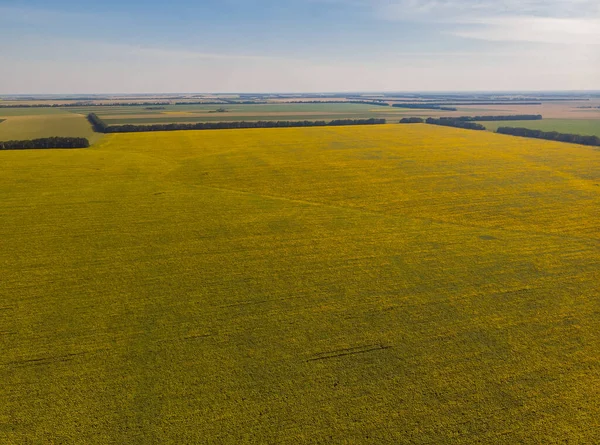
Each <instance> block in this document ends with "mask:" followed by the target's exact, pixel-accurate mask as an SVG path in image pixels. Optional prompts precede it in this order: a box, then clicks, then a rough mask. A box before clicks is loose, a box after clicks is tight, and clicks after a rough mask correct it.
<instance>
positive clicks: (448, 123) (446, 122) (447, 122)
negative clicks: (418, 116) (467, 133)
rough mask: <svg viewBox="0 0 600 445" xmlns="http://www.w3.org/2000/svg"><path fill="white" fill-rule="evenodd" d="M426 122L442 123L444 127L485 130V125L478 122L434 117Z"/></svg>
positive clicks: (432, 123)
mask: <svg viewBox="0 0 600 445" xmlns="http://www.w3.org/2000/svg"><path fill="white" fill-rule="evenodd" d="M425 123H427V124H431V125H442V126H444V127H456V128H464V129H465V130H485V127H484V126H483V125H481V124H478V123H476V122H466V121H461V120H453V119H434V118H432V117H430V118H429V119H427V120H426V121H425Z"/></svg>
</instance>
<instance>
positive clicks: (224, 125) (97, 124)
mask: <svg viewBox="0 0 600 445" xmlns="http://www.w3.org/2000/svg"><path fill="white" fill-rule="evenodd" d="M88 120H89V121H90V123H91V124H92V126H93V128H94V131H97V132H99V133H135V132H148V131H176V130H229V129H238V128H288V127H326V126H340V125H378V124H385V123H386V120H385V119H374V118H371V119H337V120H332V121H330V122H326V121H258V122H198V123H195V124H179V123H173V124H152V125H131V124H126V125H107V124H106V123H105V122H104V121H103V120H102V119H100V118H99V117H98V116H97V115H96V114H94V113H90V114H89V115H88Z"/></svg>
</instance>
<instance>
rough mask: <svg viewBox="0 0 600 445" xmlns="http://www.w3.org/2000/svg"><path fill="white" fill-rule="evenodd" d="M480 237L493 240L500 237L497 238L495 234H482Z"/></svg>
mask: <svg viewBox="0 0 600 445" xmlns="http://www.w3.org/2000/svg"><path fill="white" fill-rule="evenodd" d="M479 239H482V240H484V241H493V240H497V239H498V238H496V237H495V236H492V235H481V236H480V237H479Z"/></svg>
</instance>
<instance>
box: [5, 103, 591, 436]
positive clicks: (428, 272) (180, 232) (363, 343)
mask: <svg viewBox="0 0 600 445" xmlns="http://www.w3.org/2000/svg"><path fill="white" fill-rule="evenodd" d="M411 114H414V113H411ZM75 116H77V115H76V114H75ZM9 122H10V119H9V120H8V121H7V122H4V123H2V125H1V126H0V131H2V127H3V126H5V125H7V124H9ZM504 124H505V123H504ZM0 163H1V165H2V166H3V175H0V216H1V220H2V224H0V239H2V247H3V248H2V249H0V264H2V266H3V267H2V269H3V272H2V279H1V280H0V296H1V297H0V298H1V299H0V344H1V345H2V351H3V354H2V358H1V361H0V380H1V381H2V382H3V385H1V386H0V400H2V404H0V442H1V443H9V444H12V443H15V444H17V443H76V444H79V443H80V444H106V443H123V444H149V443H161V444H162V443H165V444H168V443H172V444H184V443H223V444H240V443H257V444H258V443H261V444H262V443H278V444H292V443H293V444H297V443H307V444H309V443H314V444H317V443H353V444H359V443H397V444H405V443H406V444H409V443H410V444H432V443H435V444H472V443H494V444H510V445H512V444H515V443H522V444H539V443H566V442H573V443H593V442H594V441H595V440H596V439H597V432H598V428H599V427H600V420H598V419H600V408H599V406H598V403H597V400H598V398H599V397H600V337H598V334H597V333H598V332H599V329H600V319H599V318H598V315H597V314H598V311H599V310H600V309H599V306H598V302H599V301H600V300H599V298H600V290H599V289H598V285H597V284H598V282H599V281H600V272H599V271H600V215H599V214H598V208H599V207H600V185H599V184H600V151H598V150H594V149H591V148H586V147H581V146H577V145H571V144H561V143H555V142H547V141H539V140H527V139H520V138H513V137H510V136H502V135H495V134H492V133H488V132H473V131H465V130H458V129H454V128H444V127H434V126H425V125H418V124H417V125H383V126H376V127H335V128H334V127H327V128H294V129H263V130H222V131H215V132H195V131H186V132H173V133H141V134H125V135H107V136H104V137H103V138H102V139H101V140H100V141H99V142H97V143H96V144H95V145H94V146H93V147H92V148H90V149H85V150H69V151H62V150H46V151H27V152H1V153H0Z"/></svg>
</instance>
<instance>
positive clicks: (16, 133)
mask: <svg viewBox="0 0 600 445" xmlns="http://www.w3.org/2000/svg"><path fill="white" fill-rule="evenodd" d="M2 111H3V110H0V113H2ZM52 136H73V137H85V138H88V139H89V140H90V142H95V141H97V140H98V139H99V138H100V136H101V135H100V134H98V133H94V131H93V130H92V127H91V126H90V124H89V122H88V121H87V119H86V118H85V117H83V116H79V115H75V114H69V113H64V114H60V113H59V114H53V113H49V114H46V115H44V114H34V115H31V116H9V117H6V121H5V122H4V123H2V125H1V126H0V140H3V141H7V140H13V139H16V140H21V139H36V138H44V137H52Z"/></svg>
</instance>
